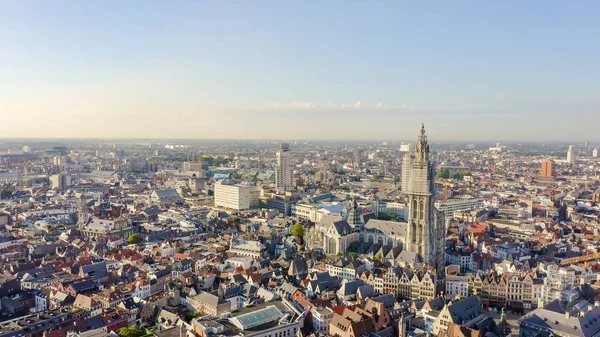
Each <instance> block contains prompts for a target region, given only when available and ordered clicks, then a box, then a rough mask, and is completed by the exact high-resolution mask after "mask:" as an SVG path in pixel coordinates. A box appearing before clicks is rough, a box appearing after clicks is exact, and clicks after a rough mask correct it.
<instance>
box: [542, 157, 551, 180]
mask: <svg viewBox="0 0 600 337" xmlns="http://www.w3.org/2000/svg"><path fill="white" fill-rule="evenodd" d="M542 176H543V177H552V162H551V161H549V160H546V161H543V162H542Z"/></svg>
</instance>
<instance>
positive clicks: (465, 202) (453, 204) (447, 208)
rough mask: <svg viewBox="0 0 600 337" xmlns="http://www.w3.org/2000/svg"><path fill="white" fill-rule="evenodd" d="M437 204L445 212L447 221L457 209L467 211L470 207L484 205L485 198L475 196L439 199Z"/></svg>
mask: <svg viewBox="0 0 600 337" xmlns="http://www.w3.org/2000/svg"><path fill="white" fill-rule="evenodd" d="M435 206H436V207H437V209H438V210H440V211H441V212H442V213H444V217H445V218H446V221H448V220H450V219H451V218H452V216H453V215H454V212H455V211H466V210H470V209H475V208H480V207H483V199H482V198H474V199H458V200H448V201H439V202H436V203H435Z"/></svg>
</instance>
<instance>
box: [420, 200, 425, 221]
mask: <svg viewBox="0 0 600 337" xmlns="http://www.w3.org/2000/svg"><path fill="white" fill-rule="evenodd" d="M419 211H420V212H421V220H424V219H425V202H424V201H423V200H421V204H420V206H419Z"/></svg>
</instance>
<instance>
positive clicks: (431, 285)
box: [360, 267, 437, 299]
mask: <svg viewBox="0 0 600 337" xmlns="http://www.w3.org/2000/svg"><path fill="white" fill-rule="evenodd" d="M360 278H361V279H363V280H364V281H365V283H367V284H369V285H371V286H372V287H373V289H375V291H376V292H378V293H380V294H393V295H396V296H399V297H401V298H405V299H414V298H421V299H432V298H435V297H436V296H437V276H436V275H435V273H434V272H432V271H430V270H422V271H417V272H413V271H412V270H410V269H404V268H401V267H394V268H389V269H387V270H386V271H385V272H383V273H381V274H380V275H375V274H373V273H363V274H362V275H361V277H360Z"/></svg>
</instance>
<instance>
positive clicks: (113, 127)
mask: <svg viewBox="0 0 600 337" xmlns="http://www.w3.org/2000/svg"><path fill="white" fill-rule="evenodd" d="M599 11H600V2H597V1H535V0H531V1H460V0H457V1H410V2H408V1H406V2H405V1H349V0H346V1H335V0H332V1H185V0H177V1H159V0H156V1H147V0H139V1H136V0H126V1H123V0H115V1H112V0H102V1H99V0H98V1H97V0H90V1H75V0H73V1H71V0H59V1H52V0H43V1H27V0H18V1H17V0H6V1H0V125H2V126H3V127H2V128H1V129H0V138H11V137H19V138H27V137H38V138H87V137H93V138H103V137H106V138H188V139H373V140H379V139H381V140H402V139H412V138H415V137H416V136H417V134H418V132H419V129H420V124H421V122H424V123H425V125H426V128H427V132H428V134H429V138H430V140H434V139H438V140H441V139H443V140H473V141H479V140H489V141H502V140H523V141H531V140H534V141H536V140H537V141H545V140H569V141H571V140H572V141H584V140H590V141H594V140H598V141H600V133H599V132H598V126H599V125H600V95H599V93H600V62H599V60H600V34H598V32H600V20H598V16H597V15H598V14H597V13H598V12H599Z"/></svg>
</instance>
